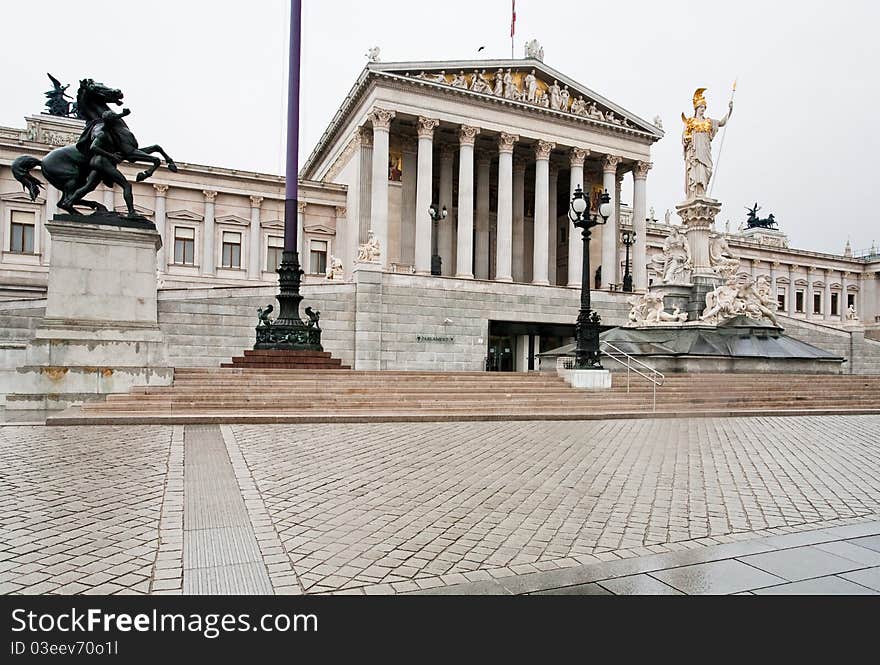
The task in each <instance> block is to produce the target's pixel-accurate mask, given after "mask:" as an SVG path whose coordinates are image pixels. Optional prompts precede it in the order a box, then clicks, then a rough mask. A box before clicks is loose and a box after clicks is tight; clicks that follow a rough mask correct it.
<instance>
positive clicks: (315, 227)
mask: <svg viewBox="0 0 880 665" xmlns="http://www.w3.org/2000/svg"><path fill="white" fill-rule="evenodd" d="M303 230H304V231H308V232H309V233H317V234H320V235H328V236H332V235H336V230H335V229H332V228H331V227H329V226H325V225H323V224H309V225H307V226H305V227H304V228H303Z"/></svg>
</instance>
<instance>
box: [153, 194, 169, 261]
mask: <svg viewBox="0 0 880 665" xmlns="http://www.w3.org/2000/svg"><path fill="white" fill-rule="evenodd" d="M153 189H154V190H155V191H156V199H155V202H154V203H153V210H155V214H154V217H153V219H154V223H155V224H156V231H158V232H159V237H160V238H161V239H162V247H160V248H159V251H158V252H157V253H156V265H157V266H158V267H159V272H160V273H164V272H167V270H168V252H171V253H172V255H173V254H174V247H169V240H168V229H167V228H166V224H165V213H166V210H167V208H166V205H167V198H166V196H167V194H168V185H153ZM170 243H171V244H172V245H173V243H174V240H173V239H172V240H171V241H170Z"/></svg>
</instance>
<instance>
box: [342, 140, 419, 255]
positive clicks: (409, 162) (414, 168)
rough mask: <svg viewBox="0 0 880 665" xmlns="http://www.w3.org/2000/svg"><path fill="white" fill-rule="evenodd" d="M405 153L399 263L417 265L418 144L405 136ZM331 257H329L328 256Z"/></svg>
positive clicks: (403, 151) (401, 178)
mask: <svg viewBox="0 0 880 665" xmlns="http://www.w3.org/2000/svg"><path fill="white" fill-rule="evenodd" d="M400 149H401V152H402V153H403V173H402V174H401V176H400V186H401V198H400V234H399V236H398V243H397V246H398V252H397V254H398V255H397V263H402V264H405V265H410V266H412V265H415V262H416V258H415V240H416V215H417V212H416V189H417V187H418V170H419V166H418V144H417V143H416V141H415V140H414V139H410V138H405V139H402V140H401V142H400ZM328 258H329V257H328Z"/></svg>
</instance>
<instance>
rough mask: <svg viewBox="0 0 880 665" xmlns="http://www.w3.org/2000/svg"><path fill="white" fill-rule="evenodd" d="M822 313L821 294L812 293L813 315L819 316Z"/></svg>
mask: <svg viewBox="0 0 880 665" xmlns="http://www.w3.org/2000/svg"><path fill="white" fill-rule="evenodd" d="M821 313H822V294H821V293H814V294H813V314H821Z"/></svg>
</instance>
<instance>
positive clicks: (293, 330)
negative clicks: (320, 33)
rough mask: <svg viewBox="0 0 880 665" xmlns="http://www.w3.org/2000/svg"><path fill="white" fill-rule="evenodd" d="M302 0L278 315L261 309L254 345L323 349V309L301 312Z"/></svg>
mask: <svg viewBox="0 0 880 665" xmlns="http://www.w3.org/2000/svg"><path fill="white" fill-rule="evenodd" d="M301 20H302V0H291V3H290V53H289V58H290V63H289V64H290V66H289V70H288V88H287V171H286V183H285V193H284V250H283V251H282V253H281V264H280V265H279V266H278V283H279V287H280V288H279V293H278V295H277V296H276V297H277V298H278V304H279V312H278V317H277V318H276V319H275V320H274V321H271V320H270V319H269V313H270V312H271V311H272V309H273V308H272V306H271V305H270V306H269V307H267V308H266V309H265V310H262V309H261V310H260V324H259V325H258V326H257V343H256V344H255V345H254V349H276V350H283V351H323V350H324V348H323V347H322V346H321V328H320V327H319V326H318V318H319V315H320V312H314V311H312V308H311V307H306V308H305V312H306V315H307V316H308V317H309V321H308V322H307V323H306V322H304V321H303V320H302V319H301V318H300V315H299V306H300V303H301V302H302V300H303V297H302V294H301V293H300V284H301V283H302V275H303V270H302V268H301V267H300V262H299V249H298V246H299V238H298V233H297V231H298V229H297V221H298V220H297V217H298V205H297V204H298V197H299V192H298V188H297V186H298V184H299V183H298V180H297V178H298V175H299V174H298V168H297V164H298V157H299V81H300V71H299V68H300V42H301V34H302V32H301Z"/></svg>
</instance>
